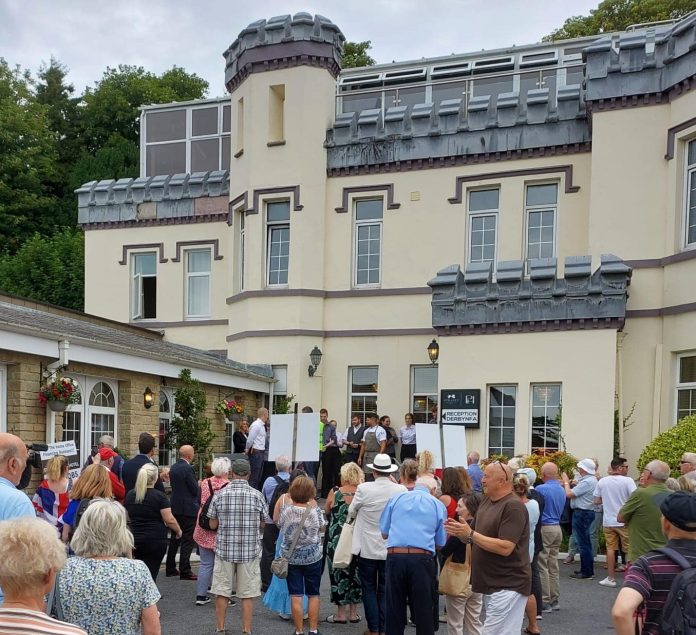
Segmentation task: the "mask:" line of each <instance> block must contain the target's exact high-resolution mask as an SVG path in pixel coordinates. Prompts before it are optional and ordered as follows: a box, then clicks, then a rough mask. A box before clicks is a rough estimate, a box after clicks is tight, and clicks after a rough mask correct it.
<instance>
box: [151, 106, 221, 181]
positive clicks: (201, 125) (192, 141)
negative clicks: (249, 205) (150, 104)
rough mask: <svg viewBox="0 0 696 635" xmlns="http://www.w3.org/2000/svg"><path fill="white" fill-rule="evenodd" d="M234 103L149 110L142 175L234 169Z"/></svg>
mask: <svg viewBox="0 0 696 635" xmlns="http://www.w3.org/2000/svg"><path fill="white" fill-rule="evenodd" d="M230 110H231V104H229V103H228V102H227V100H224V101H219V102H215V101H210V102H207V103H202V104H200V103H199V104H196V105H190V106H179V107H176V108H161V109H152V110H149V109H148V110H145V111H144V112H143V117H142V130H141V133H142V136H141V138H142V139H143V142H142V143H141V148H142V150H141V161H140V165H141V166H142V167H141V176H156V175H160V174H182V173H189V174H190V173H192V172H207V171H212V170H229V169H230V116H231V113H230Z"/></svg>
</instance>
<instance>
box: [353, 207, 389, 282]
mask: <svg viewBox="0 0 696 635" xmlns="http://www.w3.org/2000/svg"><path fill="white" fill-rule="evenodd" d="M354 209H355V233H354V239H353V243H354V244H353V250H354V254H353V262H354V263H355V265H354V268H353V269H354V272H355V273H354V276H353V284H354V285H355V286H356V287H363V286H377V285H379V284H380V282H381V281H382V218H383V216H384V200H383V199H382V198H371V199H363V200H356V201H355V202H354Z"/></svg>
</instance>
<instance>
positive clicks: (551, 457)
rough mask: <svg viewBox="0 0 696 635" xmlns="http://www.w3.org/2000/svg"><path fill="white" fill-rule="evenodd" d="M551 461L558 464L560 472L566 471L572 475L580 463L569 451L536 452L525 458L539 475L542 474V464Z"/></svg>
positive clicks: (527, 463)
mask: <svg viewBox="0 0 696 635" xmlns="http://www.w3.org/2000/svg"><path fill="white" fill-rule="evenodd" d="M547 462H551V463H555V464H556V465H557V466H558V473H559V474H563V472H565V473H566V474H568V475H569V476H571V477H572V475H573V472H574V470H575V468H576V466H577V464H578V460H577V458H575V457H574V456H573V455H572V454H568V452H549V451H547V452H540V451H537V452H534V453H532V454H530V455H529V456H528V457H527V458H526V460H525V466H526V467H531V468H533V469H534V470H535V471H536V473H537V476H541V466H542V465H544V463H547Z"/></svg>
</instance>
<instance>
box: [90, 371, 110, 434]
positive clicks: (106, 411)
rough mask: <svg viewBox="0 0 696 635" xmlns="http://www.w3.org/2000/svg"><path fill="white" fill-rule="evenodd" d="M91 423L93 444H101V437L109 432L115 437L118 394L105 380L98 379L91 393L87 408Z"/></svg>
mask: <svg viewBox="0 0 696 635" xmlns="http://www.w3.org/2000/svg"><path fill="white" fill-rule="evenodd" d="M87 412H88V415H89V421H90V424H91V435H90V441H91V445H92V446H97V445H98V444H99V437H101V436H102V435H105V434H108V435H110V436H112V437H114V438H115V432H116V395H115V393H114V390H113V388H112V387H111V386H110V385H109V384H108V383H107V382H105V381H97V382H96V383H95V384H94V386H93V388H92V390H91V391H90V393H89V404H88V408H87Z"/></svg>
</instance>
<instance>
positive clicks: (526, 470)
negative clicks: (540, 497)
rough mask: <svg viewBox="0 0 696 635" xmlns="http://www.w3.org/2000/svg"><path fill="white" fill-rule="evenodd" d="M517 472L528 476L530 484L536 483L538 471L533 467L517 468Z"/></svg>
mask: <svg viewBox="0 0 696 635" xmlns="http://www.w3.org/2000/svg"><path fill="white" fill-rule="evenodd" d="M515 474H520V475H522V476H526V477H527V480H528V481H529V484H530V485H534V483H536V480H537V473H536V471H535V470H534V468H533V467H521V468H520V469H519V470H517V472H515Z"/></svg>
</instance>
